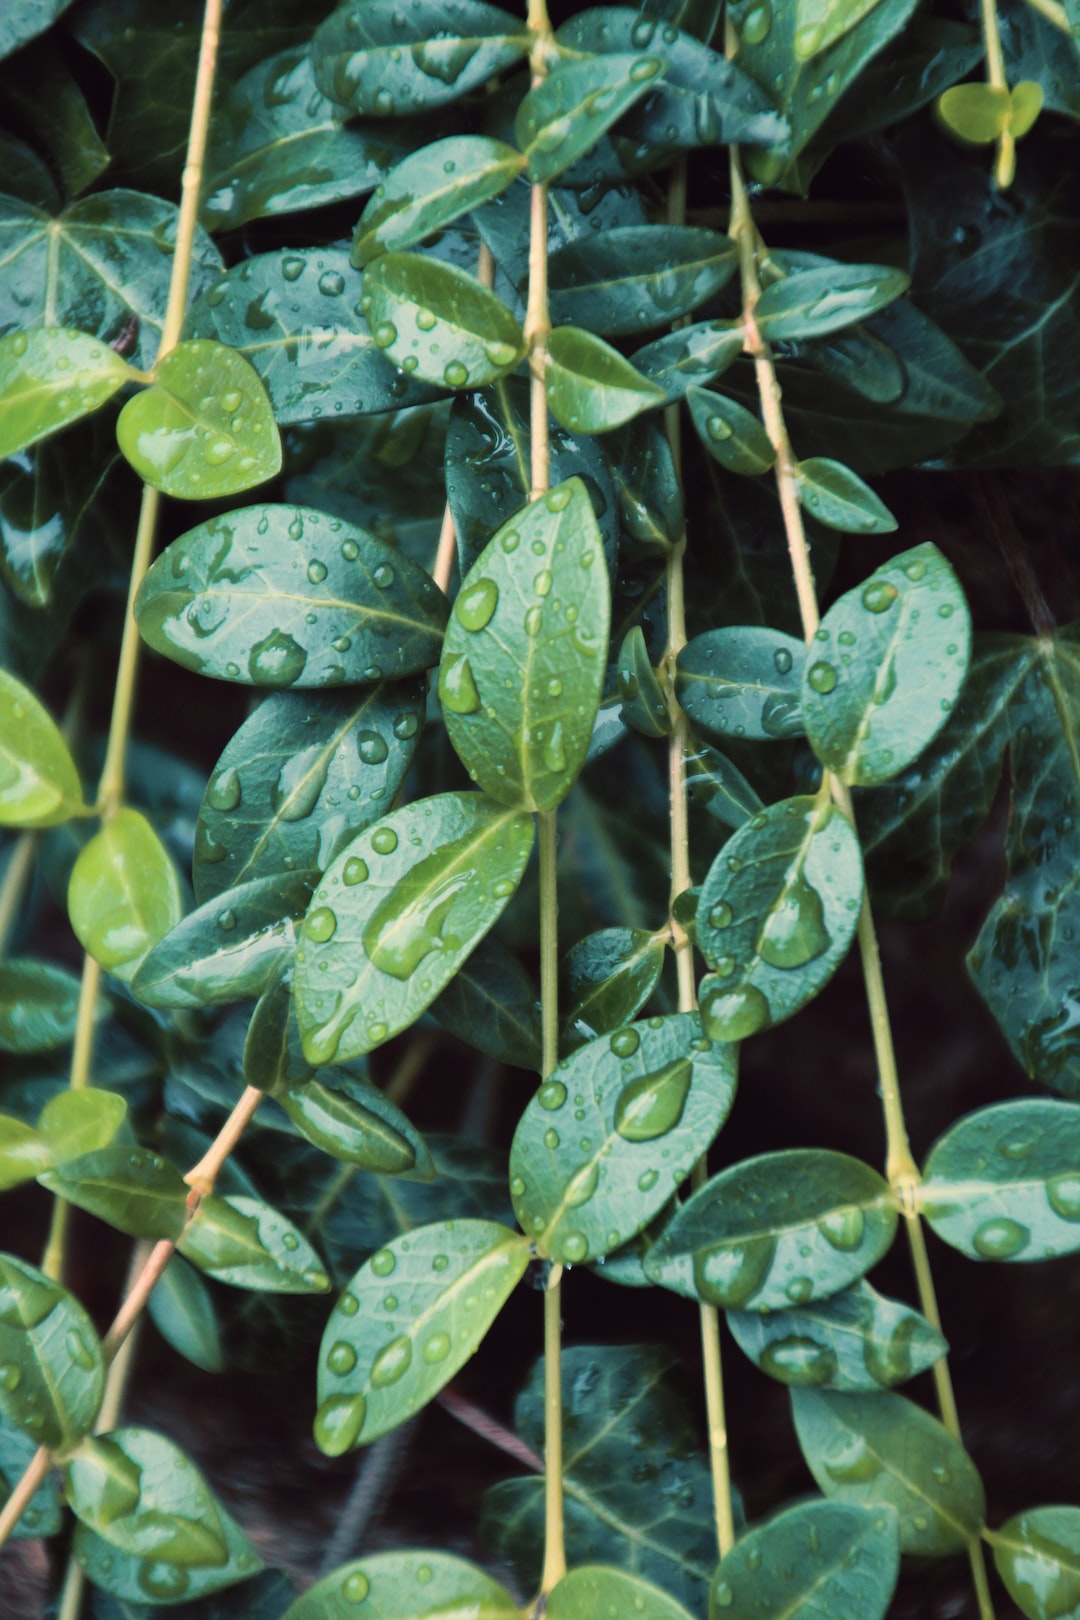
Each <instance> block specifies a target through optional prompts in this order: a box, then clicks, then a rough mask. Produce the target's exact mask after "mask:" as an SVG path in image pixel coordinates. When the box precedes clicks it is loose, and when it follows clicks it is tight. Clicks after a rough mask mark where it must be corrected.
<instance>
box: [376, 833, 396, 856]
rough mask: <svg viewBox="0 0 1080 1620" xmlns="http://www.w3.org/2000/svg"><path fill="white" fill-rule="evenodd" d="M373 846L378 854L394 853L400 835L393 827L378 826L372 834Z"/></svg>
mask: <svg viewBox="0 0 1080 1620" xmlns="http://www.w3.org/2000/svg"><path fill="white" fill-rule="evenodd" d="M371 847H372V849H373V850H374V851H375V853H376V855H392V854H393V853H394V851H395V849H397V847H398V835H397V833H396V832H395V831H394V829H393V827H376V829H375V831H374V832H373V833H372V835H371Z"/></svg>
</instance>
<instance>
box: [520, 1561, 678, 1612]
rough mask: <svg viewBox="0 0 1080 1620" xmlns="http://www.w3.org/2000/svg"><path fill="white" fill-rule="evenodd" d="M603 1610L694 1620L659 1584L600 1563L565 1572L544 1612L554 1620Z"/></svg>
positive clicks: (552, 1591)
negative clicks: (662, 1590) (654, 1584)
mask: <svg viewBox="0 0 1080 1620" xmlns="http://www.w3.org/2000/svg"><path fill="white" fill-rule="evenodd" d="M602 1611H606V1612H607V1613H608V1614H611V1613H615V1614H635V1615H638V1614H639V1615H640V1616H641V1620H691V1616H690V1614H689V1613H688V1611H687V1610H686V1609H684V1608H683V1606H682V1604H681V1603H676V1601H675V1599H674V1598H671V1597H668V1595H667V1593H666V1592H661V1590H660V1588H659V1587H658V1586H652V1585H650V1583H649V1582H648V1581H643V1580H642V1579H641V1577H640V1575H628V1574H627V1573H626V1571H625V1570H622V1569H605V1568H604V1567H603V1566H602V1565H600V1564H592V1565H589V1564H587V1565H584V1566H583V1567H582V1568H580V1569H573V1570H571V1571H570V1573H569V1575H564V1576H563V1578H562V1580H561V1581H559V1582H558V1584H557V1585H556V1586H555V1587H554V1588H553V1589H552V1590H551V1591H550V1592H549V1593H548V1599H547V1608H546V1609H545V1611H544V1612H545V1614H547V1615H550V1617H551V1620H592V1616H593V1615H596V1614H598V1613H600V1612H602Z"/></svg>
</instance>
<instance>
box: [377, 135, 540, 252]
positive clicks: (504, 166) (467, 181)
mask: <svg viewBox="0 0 1080 1620" xmlns="http://www.w3.org/2000/svg"><path fill="white" fill-rule="evenodd" d="M524 165H525V159H524V158H523V157H522V155H521V153H520V152H516V151H515V150H514V148H513V147H512V146H507V144H506V142H505V141H493V140H490V139H489V138H488V137H487V136H486V135H451V136H448V137H447V139H446V140H443V141H435V143H434V144H433V145H432V146H424V147H422V148H421V149H420V151H419V152H414V153H413V154H412V156H411V157H407V158H406V159H405V161H404V162H403V163H399V164H398V165H397V167H396V168H393V169H391V170H390V173H389V174H388V175H387V176H386V178H385V179H384V180H383V181H382V183H381V185H380V186H379V187H378V189H377V191H376V193H375V195H374V197H372V198H371V200H370V202H369V203H368V205H367V207H366V208H365V209H364V212H363V213H362V214H361V215H360V222H359V224H358V225H357V227H356V230H355V232H354V234H353V242H352V262H353V264H355V265H357V266H362V265H365V264H367V263H368V262H369V261H370V260H371V259H376V258H378V256H379V254H380V253H395V252H399V251H400V250H401V249H402V248H408V247H412V246H413V244H414V243H415V242H422V241H423V240H424V238H425V236H432V235H433V234H434V233H435V232H436V231H441V230H442V229H443V227H444V226H445V225H448V224H449V223H450V221H451V220H454V219H457V218H458V216H459V215H460V214H467V213H468V212H469V211H470V209H473V208H476V207H478V206H479V204H480V203H484V202H487V201H488V200H489V199H490V198H492V197H497V196H498V195H499V193H500V192H501V191H505V189H506V187H507V186H508V185H509V184H510V182H511V181H512V180H514V179H516V177H517V176H518V175H519V174H520V173H521V170H522V169H523V167H524Z"/></svg>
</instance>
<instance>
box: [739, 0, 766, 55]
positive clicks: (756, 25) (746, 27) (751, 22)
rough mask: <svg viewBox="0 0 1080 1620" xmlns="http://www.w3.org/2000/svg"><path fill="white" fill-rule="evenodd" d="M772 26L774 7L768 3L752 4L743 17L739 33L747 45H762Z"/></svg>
mask: <svg viewBox="0 0 1080 1620" xmlns="http://www.w3.org/2000/svg"><path fill="white" fill-rule="evenodd" d="M771 27H772V9H771V7H769V6H767V5H762V6H752V7H751V9H750V10H749V11H748V12H747V13H746V16H745V18H744V19H743V25H742V27H741V29H740V30H739V34H740V36H741V38H742V40H743V43H744V44H746V45H760V44H761V43H762V42H763V40H766V39H767V38H768V36H769V29H770V28H771Z"/></svg>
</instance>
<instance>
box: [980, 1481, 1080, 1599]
mask: <svg viewBox="0 0 1080 1620" xmlns="http://www.w3.org/2000/svg"><path fill="white" fill-rule="evenodd" d="M988 1539H989V1541H990V1545H991V1547H992V1548H993V1553H994V1566H995V1568H996V1569H997V1572H998V1574H999V1575H1000V1576H1001V1578H1002V1580H1003V1581H1004V1582H1005V1585H1006V1586H1007V1587H1008V1589H1009V1596H1010V1597H1011V1598H1012V1600H1013V1602H1014V1603H1015V1604H1016V1605H1017V1607H1018V1608H1019V1609H1020V1610H1021V1611H1022V1612H1023V1613H1024V1614H1026V1615H1027V1616H1028V1617H1029V1620H1059V1617H1060V1620H1066V1617H1067V1616H1069V1615H1071V1614H1075V1612H1076V1606H1077V1604H1078V1603H1080V1508H1075V1507H1039V1508H1029V1509H1028V1510H1027V1512H1026V1513H1018V1514H1016V1515H1015V1516H1014V1517H1013V1518H1011V1519H1007V1520H1006V1521H1005V1523H1004V1524H1003V1525H1002V1526H1001V1529H1000V1530H995V1531H993V1532H992V1533H991V1535H990V1536H989V1538H988Z"/></svg>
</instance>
